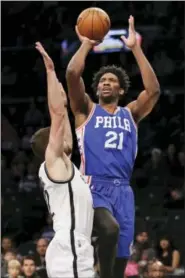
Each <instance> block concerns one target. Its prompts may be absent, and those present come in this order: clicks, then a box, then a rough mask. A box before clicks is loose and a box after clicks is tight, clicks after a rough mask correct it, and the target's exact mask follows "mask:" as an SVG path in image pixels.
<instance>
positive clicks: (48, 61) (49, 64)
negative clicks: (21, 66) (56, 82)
mask: <svg viewBox="0 0 185 278" xmlns="http://www.w3.org/2000/svg"><path fill="white" fill-rule="evenodd" d="M35 48H36V49H37V50H38V51H39V52H40V54H41V55H42V58H43V60H44V64H45V67H46V71H54V70H55V67H54V63H53V61H52V59H51V58H50V57H49V55H48V53H47V52H46V50H45V49H44V47H43V46H42V44H41V43H40V42H36V43H35Z"/></svg>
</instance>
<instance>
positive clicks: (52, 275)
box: [39, 162, 95, 278]
mask: <svg viewBox="0 0 185 278" xmlns="http://www.w3.org/2000/svg"><path fill="white" fill-rule="evenodd" d="M72 166H73V174H72V176H71V178H70V179H69V180H68V181H65V182H62V181H61V182H56V181H53V180H52V179H51V178H50V177H49V175H48V173H47V169H46V166H45V162H44V163H43V164H41V166H40V170H39V178H40V180H41V184H42V187H43V191H44V196H45V199H46V202H47V205H48V209H49V212H50V214H51V215H52V216H53V229H54V231H55V236H54V238H53V239H52V241H51V242H50V244H49V246H48V248H47V251H46V270H47V274H48V277H49V278H87V277H88V278H94V276H95V272H94V267H93V264H94V255H93V254H94V252H93V246H92V245H91V234H92V227H93V217H94V210H93V200H92V196H91V192H90V189H89V185H88V184H87V183H85V181H84V180H83V178H82V176H81V174H80V172H79V170H78V169H77V168H76V167H75V166H74V164H72Z"/></svg>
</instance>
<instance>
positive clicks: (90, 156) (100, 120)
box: [76, 104, 137, 180]
mask: <svg viewBox="0 0 185 278" xmlns="http://www.w3.org/2000/svg"><path fill="white" fill-rule="evenodd" d="M76 135H77V141H78V147H79V151H80V155H81V166H80V170H81V173H82V174H83V175H87V176H101V177H116V178H120V179H126V180H130V177H131V175H132V170H133V167H134V163H135V158H136V155H137V126H136V124H135V122H134V120H133V118H132V114H131V112H130V110H129V108H127V107H124V108H122V107H118V108H117V110H116V111H115V113H114V114H110V113H108V112H107V111H106V110H104V109H103V108H102V107H101V106H100V105H99V104H94V107H93V108H92V111H91V113H90V115H89V117H88V119H87V120H86V122H85V123H84V124H83V125H82V126H80V127H79V128H77V129H76Z"/></svg>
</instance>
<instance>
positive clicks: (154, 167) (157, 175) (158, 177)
mask: <svg viewBox="0 0 185 278" xmlns="http://www.w3.org/2000/svg"><path fill="white" fill-rule="evenodd" d="M144 172H145V176H146V178H147V185H148V186H164V184H165V181H166V177H167V175H168V171H167V167H166V165H165V163H164V159H163V155H162V151H161V150H160V149H158V148H154V149H152V151H151V158H150V160H149V161H147V162H146V164H145V166H144Z"/></svg>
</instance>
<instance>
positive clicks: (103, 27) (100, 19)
mask: <svg viewBox="0 0 185 278" xmlns="http://www.w3.org/2000/svg"><path fill="white" fill-rule="evenodd" d="M96 12H97V16H98V18H99V21H100V22H101V24H102V31H103V33H104V30H105V29H106V28H105V26H104V23H103V20H102V18H101V16H100V12H99V11H96Z"/></svg>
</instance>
